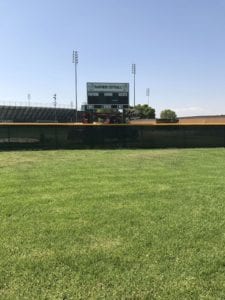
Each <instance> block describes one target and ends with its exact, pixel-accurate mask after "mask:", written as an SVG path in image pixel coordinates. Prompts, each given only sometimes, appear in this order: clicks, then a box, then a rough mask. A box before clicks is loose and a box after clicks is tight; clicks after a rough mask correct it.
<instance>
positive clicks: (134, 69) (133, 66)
mask: <svg viewBox="0 0 225 300" xmlns="http://www.w3.org/2000/svg"><path fill="white" fill-rule="evenodd" d="M132 74H133V75H134V107H135V75H136V64H132Z"/></svg>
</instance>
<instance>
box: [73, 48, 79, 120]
mask: <svg viewBox="0 0 225 300" xmlns="http://www.w3.org/2000/svg"><path fill="white" fill-rule="evenodd" d="M73 64H74V71H75V108H76V122H77V64H78V52H77V51H74V50H73Z"/></svg>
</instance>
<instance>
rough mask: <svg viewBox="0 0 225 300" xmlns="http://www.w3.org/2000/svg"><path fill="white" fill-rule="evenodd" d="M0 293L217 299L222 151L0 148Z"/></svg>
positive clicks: (224, 261)
mask: <svg viewBox="0 0 225 300" xmlns="http://www.w3.org/2000/svg"><path fill="white" fill-rule="evenodd" d="M0 299H4V300H7V299H64V300H65V299H179V300H180V299H225V149H192V150H190V149H186V150H176V149H171V150H107V151H103V150H82V151H80V150H74V151H61V150H60V151H33V152H32V151H31V152H29V151H24V152H23V151H21V152H0Z"/></svg>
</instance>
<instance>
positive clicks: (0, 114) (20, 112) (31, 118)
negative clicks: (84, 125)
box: [0, 105, 76, 123]
mask: <svg viewBox="0 0 225 300" xmlns="http://www.w3.org/2000/svg"><path fill="white" fill-rule="evenodd" d="M75 119H76V110H75V109H69V108H53V107H32V106H6V105H0V122H41V123H43V122H60V123H67V122H74V121H75Z"/></svg>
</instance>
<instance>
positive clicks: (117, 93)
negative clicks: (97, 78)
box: [87, 82, 129, 109]
mask: <svg viewBox="0 0 225 300" xmlns="http://www.w3.org/2000/svg"><path fill="white" fill-rule="evenodd" d="M87 106H88V107H89V108H92V107H93V108H100V107H104V108H118V109H123V108H128V107H129V83H115V82H87Z"/></svg>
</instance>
